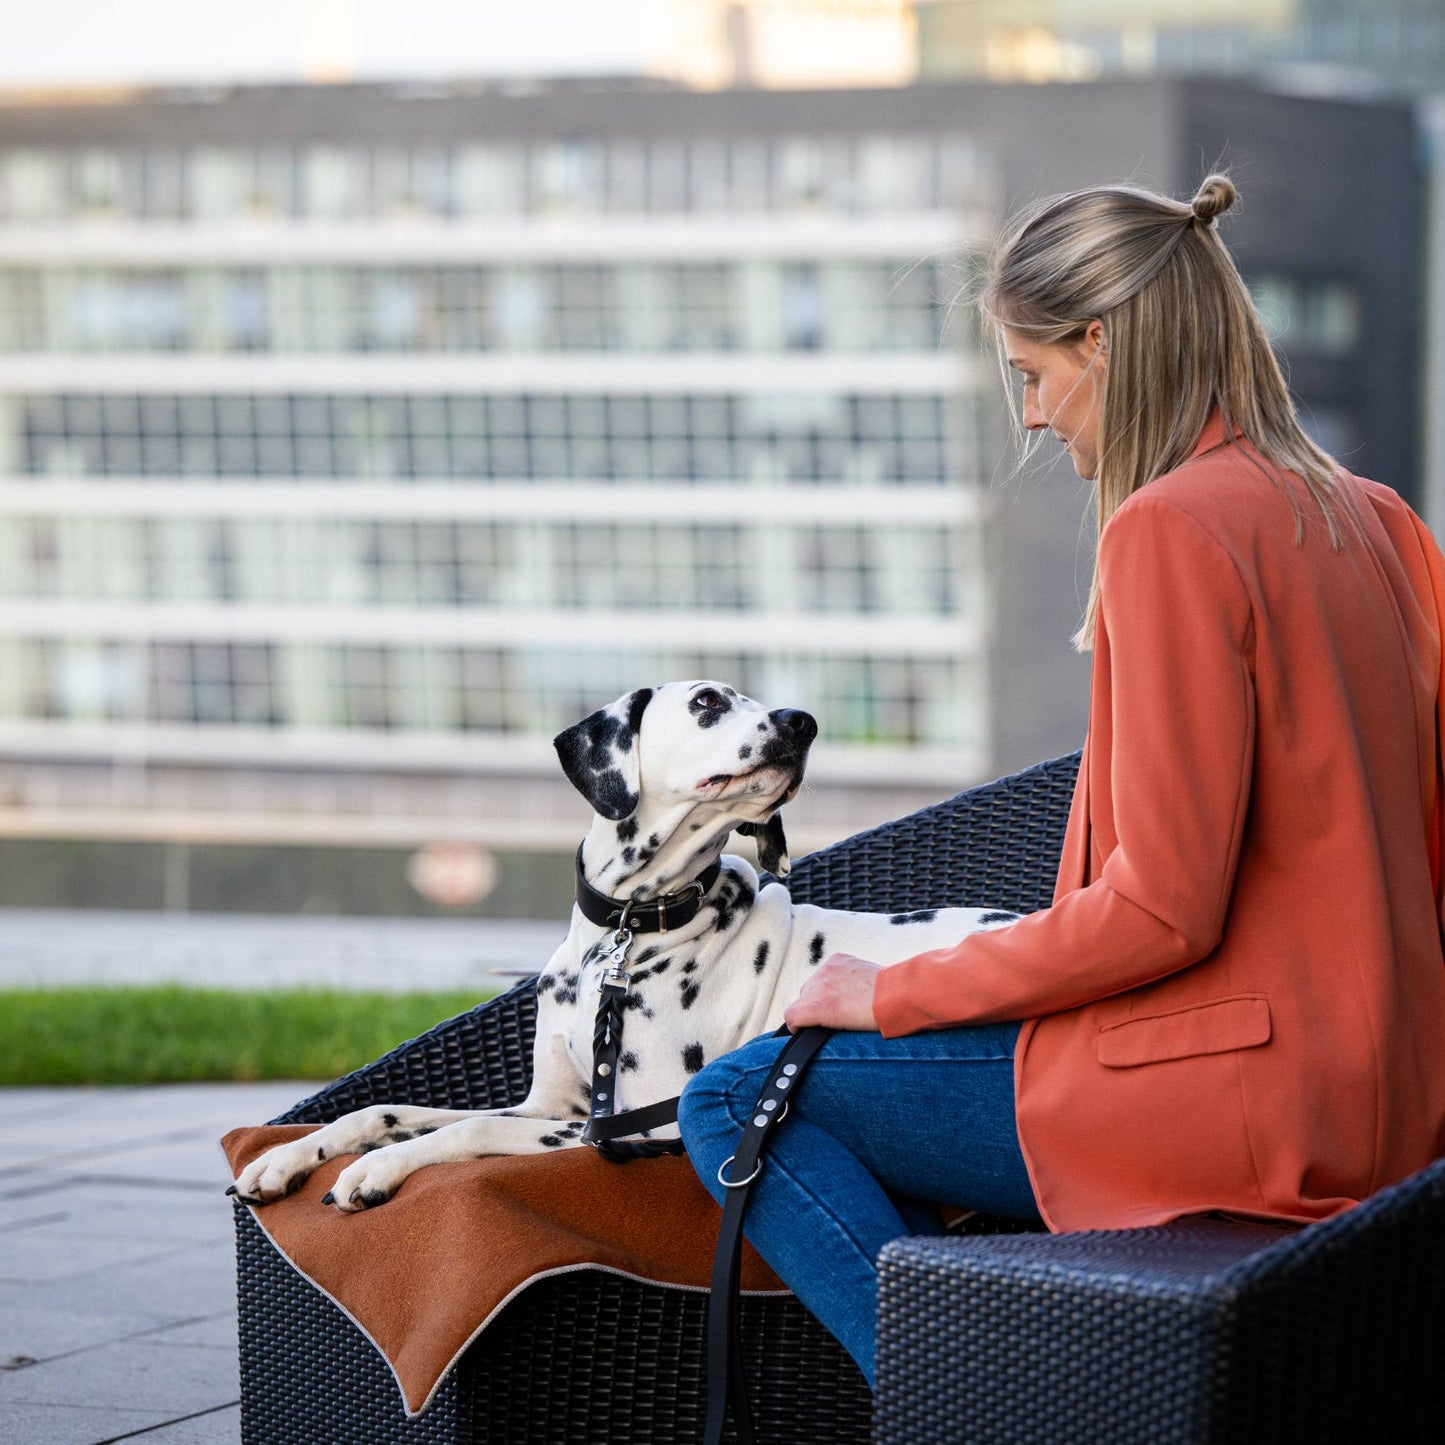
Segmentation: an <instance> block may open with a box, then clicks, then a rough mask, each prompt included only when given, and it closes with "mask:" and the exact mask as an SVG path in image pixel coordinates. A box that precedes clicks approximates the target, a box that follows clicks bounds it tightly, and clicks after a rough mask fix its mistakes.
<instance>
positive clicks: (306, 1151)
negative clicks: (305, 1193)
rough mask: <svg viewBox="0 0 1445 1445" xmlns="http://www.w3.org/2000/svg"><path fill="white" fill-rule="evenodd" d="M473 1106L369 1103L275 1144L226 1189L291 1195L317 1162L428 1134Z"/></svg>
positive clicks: (250, 1197)
mask: <svg viewBox="0 0 1445 1445" xmlns="http://www.w3.org/2000/svg"><path fill="white" fill-rule="evenodd" d="M473 1112H475V1111H474V1110H471V1109H424V1108H418V1107H417V1106H416V1105H413V1104H373V1105H371V1106H370V1107H368V1108H365V1109H356V1110H354V1111H353V1112H352V1113H350V1114H343V1115H342V1116H341V1118H339V1119H337V1120H335V1121H333V1122H332V1123H330V1124H327V1125H326V1126H325V1127H324V1128H321V1129H318V1130H317V1131H316V1132H315V1133H314V1134H307V1135H306V1136H305V1138H303V1139H294V1140H292V1141H291V1143H289V1144H278V1145H277V1146H276V1147H275V1148H274V1149H268V1150H267V1151H266V1152H265V1153H264V1154H261V1155H259V1156H258V1157H257V1158H255V1159H253V1160H252V1161H251V1162H250V1163H249V1164H248V1165H247V1166H246V1167H245V1168H244V1169H243V1170H242V1171H241V1172H240V1173H239V1174H238V1175H237V1176H236V1182H235V1183H234V1184H233V1185H232V1186H231V1187H230V1189H228V1190H227V1191H226V1192H227V1193H228V1194H234V1195H235V1196H236V1197H237V1198H238V1199H239V1200H240V1201H241V1202H242V1203H243V1204H267V1203H269V1202H270V1201H271V1200H273V1199H280V1198H282V1197H284V1196H285V1195H287V1194H293V1193H295V1191H296V1190H298V1189H299V1188H300V1187H301V1186H302V1185H303V1184H304V1183H305V1182H306V1180H307V1178H308V1177H309V1176H310V1174H311V1171H312V1170H313V1169H315V1168H316V1166H317V1165H318V1164H321V1163H323V1162H324V1161H325V1160H327V1159H334V1158H335V1157H336V1156H337V1155H338V1154H361V1153H364V1152H365V1151H367V1150H372V1149H382V1148H385V1147H386V1146H388V1145H394V1144H397V1143H399V1142H401V1141H404V1140H409V1139H412V1138H414V1137H416V1136H421V1135H427V1134H430V1133H432V1132H433V1131H435V1130H437V1129H441V1128H444V1127H445V1126H447V1125H449V1124H455V1123H457V1122H458V1121H459V1120H462V1119H466V1118H469V1117H470V1116H471V1114H472V1113H473Z"/></svg>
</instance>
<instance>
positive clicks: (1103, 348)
mask: <svg viewBox="0 0 1445 1445" xmlns="http://www.w3.org/2000/svg"><path fill="white" fill-rule="evenodd" d="M1084 345H1085V347H1086V348H1087V349H1088V350H1089V351H1091V352H1093V354H1094V355H1095V356H1096V357H1097V358H1098V360H1099V364H1100V365H1101V366H1107V365H1108V364H1109V337H1108V335H1107V333H1106V332H1105V331H1104V323H1103V322H1102V321H1098V320H1095V321H1091V322H1089V324H1088V326H1087V327H1086V328H1085V329H1084Z"/></svg>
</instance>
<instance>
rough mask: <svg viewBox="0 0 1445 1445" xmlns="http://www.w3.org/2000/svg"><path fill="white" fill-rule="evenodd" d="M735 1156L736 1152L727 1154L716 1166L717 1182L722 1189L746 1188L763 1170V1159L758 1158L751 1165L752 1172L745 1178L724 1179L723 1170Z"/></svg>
mask: <svg viewBox="0 0 1445 1445" xmlns="http://www.w3.org/2000/svg"><path fill="white" fill-rule="evenodd" d="M737 1157H738V1156H737V1155H736V1154H729V1155H728V1157H727V1158H726V1159H724V1160H723V1162H722V1163H721V1164H719V1165H718V1167H717V1182H718V1183H719V1184H721V1185H722V1187H723V1188H724V1189H746V1188H747V1187H748V1185H749V1184H751V1183H752V1182H753V1180H754V1179H756V1178H757V1177H758V1175H759V1174H761V1173H762V1172H763V1161H762V1160H761V1159H759V1160H758V1162H757V1163H756V1164H754V1165H753V1172H752V1173H751V1174H749V1175H748V1177H747V1178H746V1179H724V1178H723V1170H724V1169H726V1168H727V1167H728V1165H729V1164H731V1163H732V1162H733V1160H734V1159H736V1158H737Z"/></svg>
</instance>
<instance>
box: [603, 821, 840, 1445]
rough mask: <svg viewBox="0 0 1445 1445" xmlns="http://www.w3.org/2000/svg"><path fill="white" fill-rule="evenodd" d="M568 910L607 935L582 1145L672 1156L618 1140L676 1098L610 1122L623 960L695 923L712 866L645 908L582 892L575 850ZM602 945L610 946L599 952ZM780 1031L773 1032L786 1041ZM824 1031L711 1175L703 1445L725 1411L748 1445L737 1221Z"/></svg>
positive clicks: (809, 1032) (799, 1052)
mask: <svg viewBox="0 0 1445 1445" xmlns="http://www.w3.org/2000/svg"><path fill="white" fill-rule="evenodd" d="M576 866H577V889H576V898H577V906H578V908H579V909H580V910H581V912H582V915H583V917H585V918H587V919H589V920H591V922H593V923H596V924H599V925H601V926H602V927H604V928H614V929H615V930H616V931H615V932H614V933H613V935H612V938H611V939H610V940H609V941H604V942H602V943H599V944H598V951H599V954H602V955H604V956H605V957H606V958H607V968H606V969H605V970H604V971H603V974H602V988H601V995H600V997H599V998H598V1001H597V1019H596V1023H595V1026H594V1027H593V1030H592V1092H591V1097H590V1099H589V1104H590V1113H589V1115H588V1119H587V1123H586V1125H585V1126H584V1127H583V1130H582V1140H583V1142H584V1143H586V1144H590V1145H592V1146H593V1148H595V1149H596V1150H597V1152H598V1153H599V1154H600V1155H601V1156H602V1157H603V1158H604V1159H606V1160H607V1161H608V1162H609V1163H612V1164H627V1163H630V1162H631V1161H632V1160H633V1159H646V1158H656V1157H657V1156H658V1155H662V1154H681V1153H682V1152H683V1144H682V1140H680V1139H636V1140H624V1139H622V1137H621V1136H622V1135H624V1134H639V1133H645V1132H646V1131H647V1130H649V1129H656V1128H659V1127H661V1126H662V1125H664V1124H672V1123H675V1122H676V1120H677V1105H678V1102H679V1099H680V1097H681V1096H680V1095H679V1096H677V1097H674V1098H671V1099H662V1100H660V1101H659V1102H657V1103H655V1104H648V1105H645V1106H644V1107H643V1108H641V1109H628V1110H626V1111H625V1112H623V1113H621V1114H619V1113H617V1112H616V1110H615V1106H616V1100H617V1071H618V1067H619V1060H620V1058H621V1056H622V1021H623V1018H624V1016H625V1014H626V1012H627V995H628V992H629V989H630V987H631V983H630V980H629V979H628V976H627V969H626V967H625V965H626V963H627V951H628V949H629V948H631V946H632V939H633V935H634V934H635V933H666V932H667V930H668V929H669V928H680V927H682V926H683V924H685V923H689V922H691V921H692V919H693V918H695V917H696V916H697V912H698V909H699V908H701V906H702V901H703V899H704V898H705V897H706V896H707V893H708V891H709V890H710V889H711V888H712V886H713V884H714V883H715V882H716V881H717V878H718V874H719V873H720V871H721V868H720V865H718V864H716V863H715V864H713V865H712V866H711V867H710V868H709V869H708V870H707V871H706V872H705V873H704V874H703V875H702V876H701V877H700V878H699V879H698V880H697V881H696V882H695V883H691V884H689V885H688V887H687V888H685V889H683V890H681V891H680V892H678V893H672V894H666V895H664V896H663V897H661V898H655V899H649V900H647V901H646V902H634V901H632V900H629V899H620V898H610V897H608V895H607V894H605V893H601V892H599V891H598V890H597V889H595V888H593V887H592V885H591V884H590V883H588V882H587V880H586V878H585V877H584V876H583V872H582V849H581V848H580V847H579V848H578V849H577V865H576ZM609 944H610V946H609ZM787 1032H788V1030H787V1027H786V1026H784V1027H782V1028H780V1029H779V1030H778V1034H779V1035H786V1034H787ZM832 1032H833V1031H832V1030H831V1029H825V1028H816V1027H815V1028H806V1029H802V1030H800V1031H799V1032H798V1033H796V1034H794V1035H792V1037H791V1038H789V1039H788V1042H787V1043H786V1044H784V1046H783V1048H782V1051H781V1052H780V1053H779V1054H778V1057H777V1059H776V1060H775V1061H774V1063H773V1066H772V1068H771V1069H770V1070H769V1071H768V1082H767V1084H766V1085H765V1086H764V1088H763V1092H762V1093H761V1094H760V1095H759V1096H758V1102H757V1105H756V1107H755V1108H754V1109H753V1116H752V1118H751V1120H750V1121H749V1122H748V1125H747V1127H746V1128H745V1129H744V1130H743V1132H742V1136H741V1138H740V1139H739V1140H738V1146H737V1149H736V1151H735V1152H734V1154H733V1156H732V1158H730V1159H729V1160H728V1161H727V1162H726V1163H725V1164H724V1165H723V1166H722V1168H721V1169H720V1170H719V1171H718V1181H719V1182H720V1183H721V1184H722V1185H723V1186H724V1187H725V1188H726V1189H727V1191H728V1192H727V1199H726V1201H725V1202H724V1204H723V1213H722V1221H721V1223H720V1224H719V1225H718V1236H717V1250H716V1253H715V1254H714V1255H713V1267H712V1290H711V1293H710V1294H709V1296H708V1306H707V1423H706V1429H705V1433H704V1445H722V1438H723V1426H724V1424H725V1423H726V1420H727V1414H728V1410H729V1408H730V1407H731V1410H732V1416H733V1427H734V1429H735V1431H736V1434H737V1445H753V1425H752V1412H751V1408H750V1406H749V1404H748V1390H747V1381H746V1379H745V1378H744V1375H743V1364H742V1341H741V1331H740V1326H739V1318H738V1317H739V1310H738V1307H737V1301H738V1280H739V1272H740V1270H741V1267H742V1238H743V1214H744V1212H745V1211H746V1209H747V1205H748V1195H749V1193H750V1192H751V1189H752V1185H753V1181H754V1180H755V1179H757V1177H758V1175H759V1173H761V1172H762V1167H763V1151H764V1150H765V1149H766V1148H767V1147H768V1143H769V1141H770V1139H771V1137H772V1129H773V1126H774V1125H776V1124H780V1123H782V1121H783V1119H784V1118H785V1117H786V1115H787V1112H788V1099H789V1097H790V1091H791V1090H793V1089H795V1088H796V1087H797V1086H798V1084H799V1083H800V1082H801V1081H802V1078H803V1075H804V1073H805V1072H806V1071H807V1068H808V1065H809V1064H811V1063H812V1061H813V1056H814V1055H815V1054H816V1053H817V1052H818V1050H819V1049H820V1048H821V1047H822V1046H823V1044H824V1043H825V1042H826V1040H827V1039H828V1037H829V1036H830V1035H831V1033H832Z"/></svg>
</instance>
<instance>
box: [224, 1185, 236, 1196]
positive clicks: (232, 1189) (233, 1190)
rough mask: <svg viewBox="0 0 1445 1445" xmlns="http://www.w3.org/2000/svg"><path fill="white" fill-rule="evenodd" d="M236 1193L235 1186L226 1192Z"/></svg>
mask: <svg viewBox="0 0 1445 1445" xmlns="http://www.w3.org/2000/svg"><path fill="white" fill-rule="evenodd" d="M235 1192H236V1186H235V1185H234V1184H233V1185H232V1186H231V1187H230V1188H229V1189H228V1190H227V1191H226V1193H227V1194H234V1193H235Z"/></svg>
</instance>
